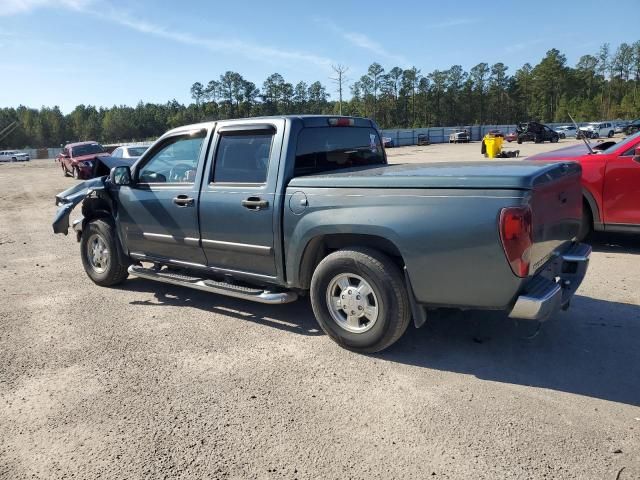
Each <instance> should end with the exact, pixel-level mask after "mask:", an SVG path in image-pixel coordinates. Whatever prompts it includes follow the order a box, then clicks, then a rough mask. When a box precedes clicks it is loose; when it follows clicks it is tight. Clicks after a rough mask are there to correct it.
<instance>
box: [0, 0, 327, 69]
mask: <svg viewBox="0 0 640 480" xmlns="http://www.w3.org/2000/svg"><path fill="white" fill-rule="evenodd" d="M38 8H62V9H67V10H73V11H77V12H81V13H84V14H87V15H92V16H95V17H97V18H100V19H102V20H106V21H108V22H111V23H115V24H118V25H120V26H122V27H126V28H129V29H131V30H135V31H137V32H139V33H143V34H146V35H153V36H155V37H158V38H164V39H165V40H170V41H173V42H178V43H182V44H185V45H192V46H195V47H200V48H205V49H207V50H210V51H213V52H222V53H229V54H237V55H242V56H244V57H247V58H251V59H254V60H262V61H266V62H272V63H275V62H276V61H280V62H282V61H292V62H304V63H310V64H314V65H317V66H321V67H324V68H328V67H329V66H330V65H331V64H332V63H334V62H333V61H332V60H331V59H330V58H326V57H323V56H320V55H315V54H313V53H309V52H303V51H297V50H288V49H282V48H277V47H272V46H268V45H262V44H256V43H252V42H247V41H244V40H239V39H230V40H227V39H224V40H223V39H217V38H209V37H201V36H197V35H193V34H191V33H188V32H180V31H177V30H174V29H171V30H170V29H168V28H166V27H164V26H162V25H158V24H155V23H150V22H147V21H144V20H139V19H137V18H133V17H132V16H130V15H129V14H128V13H127V12H125V11H122V10H117V9H115V8H114V6H113V5H111V4H110V3H108V2H106V1H100V0H97V1H96V0H0V16H2V15H5V16H7V15H15V14H20V13H29V12H31V11H33V10H36V9H38Z"/></svg>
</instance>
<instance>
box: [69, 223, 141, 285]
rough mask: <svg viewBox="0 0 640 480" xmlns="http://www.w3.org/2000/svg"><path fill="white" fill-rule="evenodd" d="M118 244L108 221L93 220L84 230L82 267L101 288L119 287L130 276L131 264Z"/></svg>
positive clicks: (81, 246)
mask: <svg viewBox="0 0 640 480" xmlns="http://www.w3.org/2000/svg"><path fill="white" fill-rule="evenodd" d="M117 242H118V239H117V238H116V233H115V229H114V227H113V225H112V223H111V222H109V221H108V220H106V219H96V220H92V221H90V222H89V223H87V224H86V225H85V228H84V229H83V230H82V237H81V239H80V256H81V257H82V265H83V266H84V270H85V272H87V275H88V276H89V278H90V279H91V280H93V282H94V283H96V284H98V285H100V286H103V287H110V286H112V285H117V284H119V283H122V282H124V281H125V280H126V278H127V276H128V275H129V273H128V271H127V269H128V267H129V262H127V260H126V258H125V257H124V255H123V254H122V253H121V252H120V249H119V248H118V244H117Z"/></svg>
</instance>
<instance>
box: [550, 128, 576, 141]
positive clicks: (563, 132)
mask: <svg viewBox="0 0 640 480" xmlns="http://www.w3.org/2000/svg"><path fill="white" fill-rule="evenodd" d="M555 131H556V133H557V134H558V135H559V136H560V138H570V137H575V136H576V131H577V129H576V127H574V126H573V125H563V126H561V127H558V128H556V130H555Z"/></svg>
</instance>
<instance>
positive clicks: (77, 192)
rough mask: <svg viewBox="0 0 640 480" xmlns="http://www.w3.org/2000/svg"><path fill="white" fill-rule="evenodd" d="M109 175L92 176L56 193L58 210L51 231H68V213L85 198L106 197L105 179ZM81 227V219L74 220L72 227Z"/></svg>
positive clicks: (64, 232) (65, 232)
mask: <svg viewBox="0 0 640 480" xmlns="http://www.w3.org/2000/svg"><path fill="white" fill-rule="evenodd" d="M107 178H109V177H106V176H105V177H99V178H92V179H91V180H87V181H86V182H82V183H79V184H77V185H74V186H73V187H71V188H69V189H67V190H65V191H64V192H60V193H59V194H58V195H56V206H58V207H59V208H58V211H57V212H56V215H55V217H54V219H53V233H63V234H65V235H67V234H68V233H69V215H71V211H72V210H73V209H74V208H75V207H76V206H77V205H78V204H79V203H81V202H83V201H84V200H85V199H89V198H103V199H104V198H105V197H108V193H107V186H106V180H107ZM78 227H79V228H82V219H80V220H78V221H75V222H74V229H75V230H77V228H78Z"/></svg>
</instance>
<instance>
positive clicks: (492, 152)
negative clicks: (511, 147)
mask: <svg viewBox="0 0 640 480" xmlns="http://www.w3.org/2000/svg"><path fill="white" fill-rule="evenodd" d="M502 142H504V137H502V136H496V135H493V134H491V133H487V134H486V135H485V136H484V138H483V139H482V153H483V154H484V156H485V157H489V158H496V157H500V156H501V153H502Z"/></svg>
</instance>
